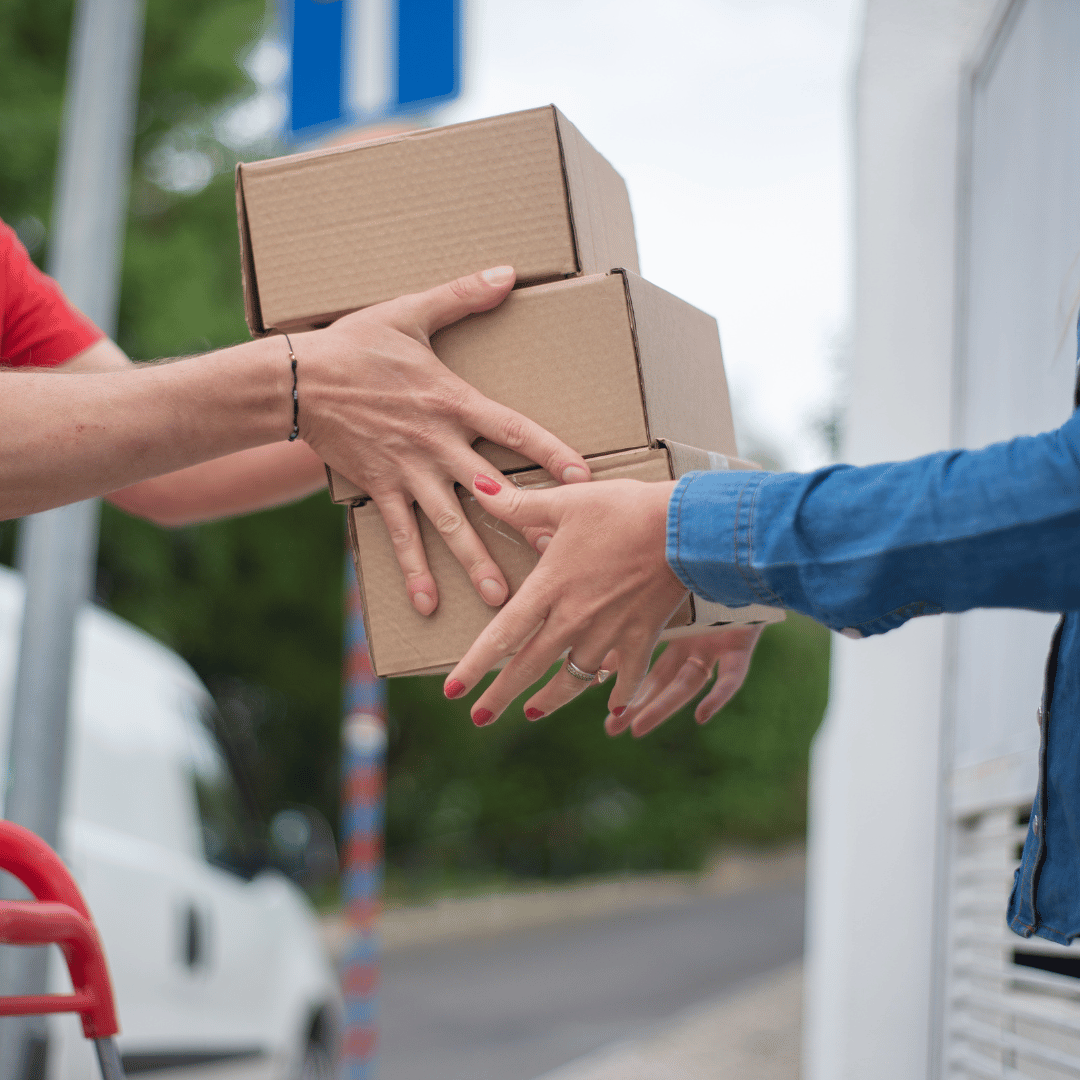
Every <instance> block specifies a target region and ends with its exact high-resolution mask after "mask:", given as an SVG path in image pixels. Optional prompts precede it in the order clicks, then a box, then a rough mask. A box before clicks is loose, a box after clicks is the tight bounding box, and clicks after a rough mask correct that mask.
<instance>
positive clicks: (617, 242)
mask: <svg viewBox="0 0 1080 1080" xmlns="http://www.w3.org/2000/svg"><path fill="white" fill-rule="evenodd" d="M552 109H554V111H555V117H556V121H557V124H558V131H559V141H560V143H561V145H562V153H563V166H564V168H565V171H566V187H567V191H568V192H569V196H570V207H571V220H572V222H573V228H574V239H575V243H576V247H577V253H578V262H579V265H580V267H581V272H582V273H583V274H603V273H607V271H608V270H610V269H611V268H612V267H613V266H625V267H626V268H627V269H629V270H633V271H634V272H635V273H637V271H638V254H637V240H636V238H635V236H634V216H633V213H632V212H631V209H630V195H629V193H628V192H627V190H626V182H625V181H624V180H623V178H622V177H621V176H620V175H619V174H618V173H617V172H616V171H615V169H614V168H613V167H612V165H611V163H610V162H609V161H608V160H607V158H605V157H603V156H602V155H601V154H600V153H599V152H598V151H597V150H596V148H595V147H594V146H593V145H592V144H591V143H590V142H588V141H587V140H586V139H585V138H584V137H583V136H582V134H581V132H580V131H578V129H577V128H576V127H574V125H573V124H571V123H570V121H569V120H567V119H566V117H565V116H563V114H562V113H561V112H559V110H558V109H556V108H555V106H554V105H553V106H552Z"/></svg>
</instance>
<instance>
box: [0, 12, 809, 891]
mask: <svg viewBox="0 0 1080 1080" xmlns="http://www.w3.org/2000/svg"><path fill="white" fill-rule="evenodd" d="M70 26H71V0H7V2H5V3H3V4H0V148H2V151H3V152H2V153H0V217H3V218H4V219H5V220H7V221H9V222H12V223H14V224H16V225H17V226H18V228H19V231H20V235H22V236H23V237H24V238H25V239H26V242H27V243H28V246H29V247H30V248H31V250H32V252H33V254H34V255H35V257H36V258H37V259H38V260H39V261H43V260H44V258H45V255H46V249H45V245H44V243H43V241H44V237H45V235H46V233H47V227H48V221H49V213H50V209H51V200H52V178H53V173H54V170H55V163H56V151H57V142H58V132H59V124H60V117H61V111H62V96H63V89H64V72H65V66H66V61H67V52H68V40H69V33H70ZM264 30H265V9H264V0H185V2H184V3H182V4H181V3H175V2H174V0H148V5H147V28H146V41H145V47H144V63H143V71H142V82H141V87H140V100H139V112H138V132H137V138H136V148H135V162H134V167H133V170H132V176H131V211H130V217H129V221H128V229H127V236H126V242H125V249H124V271H123V274H124V276H123V286H122V293H121V301H120V316H119V329H118V335H117V336H118V340H119V343H120V344H121V346H122V347H123V348H124V349H125V350H126V351H127V352H128V353H129V355H131V356H133V357H135V358H137V359H150V358H154V357H166V356H178V355H185V354H188V353H191V352H196V351H204V350H207V349H212V348H217V347H220V346H223V345H228V344H231V343H233V342H236V341H241V340H244V339H246V337H247V331H246V328H245V326H244V321H243V306H242V300H241V292H240V275H239V254H238V250H237V240H236V220H235V209H234V202H233V193H232V176H231V166H232V163H233V161H234V158H233V157H232V156H231V152H230V151H229V150H228V149H227V148H226V147H224V146H222V145H220V144H219V143H218V142H216V141H215V139H214V138H213V120H214V118H215V117H216V116H217V115H218V114H219V113H220V111H221V110H222V108H223V107H224V106H225V105H227V104H229V103H231V102H235V101H236V100H238V99H240V98H242V97H244V96H246V95H248V94H250V93H251V92H252V90H253V86H252V85H251V83H250V81H249V80H248V78H247V76H246V75H245V73H244V71H243V69H242V68H241V66H240V65H239V64H238V63H237V60H238V58H239V57H242V55H243V54H244V51H245V50H246V49H247V48H248V47H249V46H250V45H251V43H252V42H253V41H255V40H256V39H257V38H258V36H259V35H260V34H261V33H263V32H264ZM163 147H164V148H167V149H168V148H171V149H173V150H175V149H177V148H179V149H180V150H183V149H185V148H189V149H191V148H195V149H198V150H199V152H200V153H202V154H203V155H204V157H205V159H206V160H208V161H209V162H210V163H211V164H212V166H213V169H214V176H213V178H212V179H211V180H210V182H209V183H208V184H207V185H206V186H205V187H203V188H202V189H201V190H198V191H194V192H192V193H187V194H185V193H179V192H177V191H175V190H170V185H168V184H165V183H162V182H161V178H160V176H159V175H158V171H156V170H157V169H158V166H157V165H156V164H155V162H157V161H158V160H159V158H160V154H161V153H162V148H163ZM343 531H344V522H343V520H342V514H341V511H340V509H339V508H337V507H334V506H332V505H331V504H330V502H329V500H328V499H327V498H326V497H325V496H324V495H319V496H315V497H314V498H312V499H308V500H305V501H304V502H302V503H299V504H297V505H295V506H291V507H285V508H283V509H280V510H276V511H271V512H267V513H263V514H258V515H254V516H252V517H249V518H246V519H243V520H234V521H225V522H220V523H216V524H212V525H205V526H200V527H197V528H187V529H180V530H176V531H173V532H168V531H164V530H161V529H158V528H155V527H154V526H152V525H149V524H147V523H146V522H143V521H138V520H135V519H133V518H130V517H128V516H126V515H124V514H122V513H120V512H119V511H116V510H114V509H112V508H110V507H108V506H106V507H105V509H104V513H103V519H102V533H101V550H100V560H99V599H100V600H101V602H103V603H106V604H108V605H109V606H110V607H112V608H113V610H115V611H116V612H117V613H118V614H119V615H121V616H123V617H124V618H126V619H129V620H131V621H132V622H134V623H135V624H137V625H139V626H141V627H143V628H144V629H146V630H148V631H149V632H150V633H152V634H154V635H155V636H157V637H158V638H160V639H161V640H163V641H165V642H166V643H167V644H169V645H170V646H172V647H173V648H175V649H176V650H177V651H179V652H180V653H181V654H182V655H183V656H184V657H186V658H187V659H188V660H189V661H190V662H191V664H192V665H193V666H194V667H195V669H196V670H197V671H198V672H199V674H200V675H201V676H202V677H203V678H204V679H205V680H206V681H207V683H208V684H209V685H210V687H211V689H212V690H213V691H214V692H215V694H216V696H217V697H218V700H219V702H220V704H221V705H222V709H223V712H224V713H225V714H226V717H227V718H228V720H229V721H230V722H231V723H232V724H233V725H234V727H235V728H236V729H238V730H239V732H240V734H241V735H242V736H245V737H246V738H247V739H249V740H250V741H251V742H252V743H253V744H254V745H257V747H258V750H259V780H260V781H261V785H260V786H261V788H262V791H263V794H264V798H265V802H266V804H267V808H268V809H270V810H273V809H275V808H277V807H278V806H281V805H284V804H287V803H290V802H301V803H310V804H313V805H315V806H318V807H319V808H321V809H322V810H323V811H324V812H325V813H326V814H327V816H328V817H329V818H330V819H331V820H332V821H334V820H336V818H337V814H336V806H337V791H338V731H339V718H340V671H341V626H342V603H341V596H342V578H343V574H342V568H343V558H344V550H343V546H344V538H343ZM11 537H12V529H11V527H10V526H8V527H6V528H5V530H4V532H3V535H2V536H0V546H2V548H3V550H4V552H6V557H7V558H8V559H9V560H10V550H11ZM827 649H828V643H827V635H826V634H825V632H824V631H822V630H821V629H820V628H819V627H815V626H813V625H812V624H810V623H807V622H805V621H804V620H799V619H795V620H791V621H790V622H789V623H788V624H786V625H785V626H782V627H778V628H774V629H770V630H769V631H768V632H767V633H766V634H765V637H764V639H763V642H762V645H761V647H760V648H759V650H758V655H757V657H756V658H755V661H754V666H753V670H752V672H751V676H750V679H749V680H748V682H747V685H746V687H745V688H744V689H743V691H742V692H741V693H740V695H739V696H738V697H737V698H736V700H735V701H734V702H733V703H732V705H730V706H729V707H728V709H726V710H725V711H724V713H722V714H721V715H720V716H719V717H717V718H716V719H715V720H714V721H713V722H712V723H711V724H710V725H708V727H706V728H704V729H699V728H697V727H696V726H695V725H694V724H693V722H692V719H691V718H690V717H689V715H687V714H684V715H682V716H680V717H678V718H676V719H675V720H673V721H671V722H670V723H669V724H668V725H666V726H665V727H664V728H663V729H661V730H660V731H659V732H657V733H655V734H654V735H652V736H650V737H649V738H648V739H646V740H643V741H641V742H636V741H634V740H632V739H630V738H629V736H623V737H622V738H621V739H619V740H614V741H612V740H609V739H608V738H607V737H606V736H605V735H604V734H603V731H602V727H601V722H602V719H603V715H604V709H603V704H602V692H600V691H596V690H593V691H590V692H588V693H587V694H586V695H585V696H584V697H583V698H582V699H580V700H579V701H578V702H576V703H575V704H574V705H572V706H571V707H568V708H567V709H566V710H564V711H562V712H560V713H559V714H557V715H555V716H553V717H551V718H550V719H547V720H545V721H543V722H541V723H539V724H528V723H527V722H525V721H524V720H523V719H522V718H521V716H520V710H518V711H517V712H516V713H515V712H513V711H512V712H511V713H510V714H508V715H507V716H506V717H505V718H504V719H502V720H500V722H499V723H498V724H496V725H495V726H494V727H492V728H488V729H485V730H484V731H477V730H476V729H474V728H473V726H472V724H471V723H470V722H469V718H468V702H452V703H450V702H446V701H445V700H443V698H442V695H441V693H440V681H439V680H437V679H405V680H396V681H393V682H392V683H391V684H390V688H389V689H390V703H391V712H392V730H391V745H390V784H389V792H388V836H387V842H388V847H387V851H388V857H389V859H390V860H391V862H392V863H395V864H398V865H400V866H402V867H405V868H407V869H408V870H409V871H410V872H415V873H421V874H424V873H429V872H432V871H438V870H440V869H444V868H447V867H458V868H472V869H476V870H480V871H485V872H486V871H490V870H493V869H494V870H502V871H505V872H511V873H517V874H527V875H536V874H570V873H576V872H580V871H596V870H606V869H622V868H651V867H689V866H693V865H695V864H696V863H697V862H698V861H699V860H700V858H701V857H702V855H703V854H704V853H705V852H707V850H708V849H709V848H710V847H712V846H714V845H715V844H716V843H717V841H718V840H721V839H723V838H729V839H743V840H752V841H768V840H773V839H778V838H781V837H787V836H791V835H795V834H797V833H798V832H799V831H800V830H801V828H802V826H803V820H804V785H805V771H806V758H807V747H808V745H809V739H810V737H811V734H812V733H813V730H814V728H815V727H816V725H817V722H818V720H819V719H820V717H821V713H822V709H823V706H824V700H825V692H826V672H827Z"/></svg>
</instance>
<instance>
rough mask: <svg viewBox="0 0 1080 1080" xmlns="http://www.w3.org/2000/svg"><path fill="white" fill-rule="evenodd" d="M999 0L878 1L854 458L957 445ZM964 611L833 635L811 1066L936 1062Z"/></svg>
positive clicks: (815, 889) (863, 134) (814, 885)
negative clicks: (969, 188) (979, 58)
mask: <svg viewBox="0 0 1080 1080" xmlns="http://www.w3.org/2000/svg"><path fill="white" fill-rule="evenodd" d="M999 10H1000V8H999V4H998V3H997V0H868V4H867V9H866V15H865V28H864V37H863V48H862V56H861V62H860V71H859V76H858V81H857V91H856V92H857V105H856V148H857V159H856V223H855V225H856V228H855V235H856V252H855V270H856V273H855V280H856V298H855V301H856V302H855V312H856V327H855V356H854V370H853V372H852V386H851V397H850V401H849V409H848V417H849V420H848V429H847V431H846V435H845V446H844V453H843V457H844V460H847V461H851V462H854V463H868V462H873V461H882V460H889V459H896V458H908V457H912V456H914V455H917V454H920V453H925V452H929V451H933V450H938V449H941V448H942V447H945V446H948V445H949V444H950V437H951V430H952V415H953V407H954V401H953V354H954V340H955V334H956V317H955V316H956V313H955V310H954V305H955V297H956V288H955V282H956V272H957V267H956V236H957V228H956V226H957V219H956V215H957V169H958V162H959V154H958V132H959V118H960V106H961V95H962V93H963V85H964V83H963V75H964V69H965V65H966V63H967V61H968V60H969V58H970V57H971V56H973V55H974V53H975V51H976V49H977V48H978V44H979V42H980V41H981V39H982V38H983V37H984V35H986V34H987V33H988V31H989V28H990V27H991V25H992V24H993V22H994V20H995V18H996V17H997V15H998V12H999ZM948 625H949V622H948V620H946V619H940V618H937V619H924V620H914V621H913V622H911V623H909V624H908V625H906V626H905V627H903V628H902V629H900V630H898V631H894V632H892V633H890V634H888V635H885V636H883V637H880V638H875V639H872V640H869V641H862V642H851V641H846V640H842V639H836V640H835V647H834V653H833V657H834V659H833V677H832V694H831V702H830V707H829V712H828V715H827V717H826V720H825V723H824V725H823V727H822V730H821V733H820V734H819V736H818V739H817V742H816V744H815V747H814V754H813V762H812V781H811V793H812V794H811V807H810V878H809V913H808V947H807V983H806V1025H805V1029H804V1030H805V1051H804V1075H805V1076H806V1077H807V1080H867V1078H869V1077H873V1078H874V1080H915V1078H918V1077H924V1076H927V1075H928V1068H929V1064H928V1063H929V1060H930V1052H931V1042H932V1037H933V1033H932V1029H931V1015H932V1013H933V1010H934V1005H933V1003H932V1001H931V998H932V988H933V987H934V985H935V982H934V976H935V968H934V962H933V958H934V950H935V924H934V911H935V903H936V891H935V890H936V889H937V887H938V875H937V874H936V873H935V870H936V862H937V859H936V855H935V853H936V852H937V850H938V848H939V843H940V839H941V838H940V836H939V824H940V823H941V821H942V815H941V813H940V810H941V806H940V800H941V796H942V790H943V784H942V778H941V766H942V763H941V759H940V746H941V725H942V721H943V700H944V695H945V686H944V678H945V657H946V642H947V635H948V633H949V630H948Z"/></svg>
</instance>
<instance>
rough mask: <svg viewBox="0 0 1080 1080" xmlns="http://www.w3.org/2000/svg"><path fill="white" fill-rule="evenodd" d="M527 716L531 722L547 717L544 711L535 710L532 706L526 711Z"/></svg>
mask: <svg viewBox="0 0 1080 1080" xmlns="http://www.w3.org/2000/svg"><path fill="white" fill-rule="evenodd" d="M525 715H526V717H527V718H528V719H530V720H539V719H540V717H541V716H547V713H546V712H544V710H543V709H535V708H533V707H532V706H531V705H530V706H529V707H528V708H527V709H526V710H525Z"/></svg>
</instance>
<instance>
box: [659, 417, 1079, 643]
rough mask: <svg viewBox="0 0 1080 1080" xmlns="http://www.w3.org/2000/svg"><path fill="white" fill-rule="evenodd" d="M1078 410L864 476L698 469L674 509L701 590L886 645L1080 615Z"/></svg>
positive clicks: (687, 576)
mask: <svg viewBox="0 0 1080 1080" xmlns="http://www.w3.org/2000/svg"><path fill="white" fill-rule="evenodd" d="M1078 529H1080V412H1078V413H1074V414H1073V416H1072V418H1070V419H1069V420H1068V421H1067V422H1066V423H1065V424H1064V425H1062V427H1060V428H1058V429H1057V430H1055V431H1050V432H1046V433H1044V434H1042V435H1036V436H1030V437H1028V436H1025V437H1021V438H1016V439H1012V440H1011V441H1009V442H1004V443H996V444H994V445H992V446H988V447H985V448H984V449H982V450H954V451H947V452H943V453H938V454H930V455H928V456H926V457H920V458H915V459H914V460H911V461H906V462H901V463H895V464H885V465H872V466H867V467H863V468H854V467H851V466H843V465H837V466H830V467H827V468H823V469H819V470H817V471H816V472H811V473H756V472H755V473H751V472H708V473H702V472H696V473H689V474H687V475H686V476H684V477H683V478H682V479H681V480H680V481H679V483H678V484H677V485H676V487H675V490H674V492H673V494H672V497H671V500H670V502H669V504H668V529H667V561H668V563H669V564H670V565H671V567H672V569H673V570H674V571H675V573H676V574H677V575H678V576H679V578H680V579H681V580H682V582H683V584H684V585H685V586H686V587H687V588H688V589H690V590H691V591H692V592H694V593H696V594H697V595H699V596H702V597H704V598H706V599H708V600H714V601H718V602H721V603H724V604H728V605H730V606H736V607H737V606H742V605H745V604H751V603H766V604H772V605H774V606H782V607H787V608H791V609H793V610H796V611H801V612H803V613H805V614H807V615H809V616H811V617H812V618H814V619H817V620H818V621H819V622H822V623H824V624H825V625H826V626H829V627H832V628H833V629H841V628H844V629H850V630H857V631H859V632H860V633H862V634H877V633H884V632H885V631H887V630H891V629H893V628H894V627H897V626H899V625H901V624H902V623H903V622H905V621H906V620H907V619H909V618H911V617H913V616H915V615H929V614H936V613H938V612H942V611H964V610H967V609H969V608H978V607H1010V608H1028V609H1032V610H1038V611H1069V610H1077V609H1080V558H1078V557H1077V537H1078V536H1080V532H1078Z"/></svg>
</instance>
